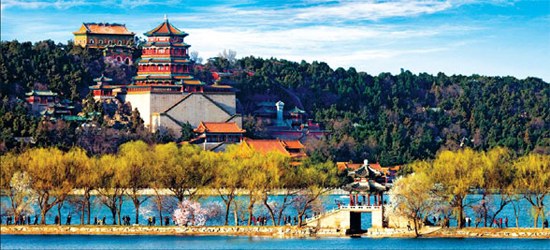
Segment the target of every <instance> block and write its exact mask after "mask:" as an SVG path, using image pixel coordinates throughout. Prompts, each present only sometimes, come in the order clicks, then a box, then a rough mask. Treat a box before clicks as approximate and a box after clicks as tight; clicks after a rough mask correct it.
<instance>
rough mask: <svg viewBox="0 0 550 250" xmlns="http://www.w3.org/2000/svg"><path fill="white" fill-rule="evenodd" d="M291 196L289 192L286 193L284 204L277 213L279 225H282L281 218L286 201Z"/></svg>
mask: <svg viewBox="0 0 550 250" xmlns="http://www.w3.org/2000/svg"><path fill="white" fill-rule="evenodd" d="M289 196H290V194H289V193H286V194H285V197H284V198H283V204H281V208H280V209H279V212H278V213H277V217H278V218H277V225H281V218H282V217H283V212H284V210H285V208H286V205H285V204H286V202H287V201H288V197H289Z"/></svg>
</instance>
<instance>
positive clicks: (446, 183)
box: [418, 148, 483, 228]
mask: <svg viewBox="0 0 550 250" xmlns="http://www.w3.org/2000/svg"><path fill="white" fill-rule="evenodd" d="M418 170H419V171H421V172H424V173H426V175H428V176H429V177H430V179H432V180H433V181H434V182H435V183H436V184H437V185H440V186H441V187H442V194H443V195H444V196H445V197H443V198H445V199H446V200H447V201H448V202H449V205H450V206H451V207H452V208H453V209H454V212H455V214H456V218H457V221H458V223H457V224H458V227H459V228H462V227H463V226H464V225H463V218H464V207H465V206H466V205H468V204H465V203H464V199H465V198H466V196H467V195H468V194H469V193H470V191H471V190H472V188H476V187H479V186H481V185H482V184H483V168H482V162H481V157H480V156H479V154H478V153H477V152H475V151H473V150H472V149H470V148H466V149H461V150H458V151H456V152H452V151H442V152H441V153H439V154H438V155H437V156H436V159H435V160H434V161H433V163H432V164H427V165H426V167H424V168H421V169H418Z"/></svg>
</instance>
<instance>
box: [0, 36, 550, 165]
mask: <svg viewBox="0 0 550 250" xmlns="http://www.w3.org/2000/svg"><path fill="white" fill-rule="evenodd" d="M1 45H2V46H1V47H2V48H1V49H2V53H1V57H0V90H1V94H0V97H1V98H2V100H3V101H2V107H1V109H0V115H1V117H2V118H1V121H0V127H2V136H1V139H2V142H3V145H5V146H4V147H7V148H5V150H9V149H10V148H11V147H15V145H13V144H9V143H8V144H6V141H7V140H10V138H13V137H16V136H34V135H35V134H36V131H37V130H38V129H37V127H38V126H37V123H38V119H35V118H30V117H28V116H27V115H26V114H25V109H24V108H23V107H22V105H21V104H20V103H18V102H17V101H16V98H15V97H18V98H20V99H21V98H24V93H25V92H27V91H29V90H31V89H33V88H34V89H45V88H49V89H51V90H53V91H56V92H58V93H60V95H61V96H62V97H64V98H67V99H71V100H73V101H75V102H77V103H80V102H81V100H82V99H84V98H85V97H86V95H87V91H88V90H87V86H88V85H89V84H91V83H92V82H91V81H92V79H93V78H94V77H98V76H99V75H101V72H104V71H105V72H106V75H107V76H108V77H112V78H114V79H115V80H116V81H117V82H120V83H128V82H129V81H130V79H131V77H132V76H133V75H134V74H135V67H133V66H130V67H127V66H122V65H111V64H106V63H105V62H103V60H100V58H101V55H100V54H98V53H97V51H93V50H83V49H81V48H79V47H76V46H75V47H73V46H72V44H68V45H64V44H55V43H53V42H51V41H44V42H39V43H35V44H31V43H29V42H25V43H19V42H16V41H14V42H2V44H1ZM211 71H221V72H231V73H232V74H231V76H230V77H229V78H228V79H227V81H229V82H231V84H234V86H235V87H236V88H237V89H238V90H239V92H237V97H238V99H239V101H240V107H241V109H242V112H243V114H244V115H245V116H246V115H250V114H251V112H252V111H254V108H255V103H257V102H258V101H262V100H272V101H274V100H279V99H280V100H283V101H284V102H285V103H287V104H288V106H287V107H290V108H292V107H294V106H298V107H300V108H303V109H304V110H306V111H307V113H308V116H309V117H310V118H313V119H314V120H316V121H319V122H321V123H322V124H323V125H324V127H325V128H326V129H328V130H330V131H331V133H332V136H330V138H329V139H327V140H324V141H308V145H307V146H308V149H309V153H310V155H311V156H312V157H313V158H314V159H317V160H324V159H332V160H335V161H349V160H354V161H361V160H362V159H365V158H366V159H369V160H370V161H377V162H380V163H381V164H382V165H390V164H401V163H406V162H410V161H412V160H414V159H424V158H432V157H433V156H434V155H435V153H436V152H437V151H438V150H440V149H457V148H459V147H461V146H468V147H472V148H474V149H476V150H486V149H490V148H492V147H495V146H506V147H508V148H511V149H513V150H514V151H515V152H517V153H518V154H525V153H527V152H530V151H537V152H542V153H545V154H548V153H550V124H549V123H548V121H550V110H549V109H550V107H549V105H548V103H549V95H550V86H549V84H548V83H546V82H544V81H542V80H541V79H538V78H527V79H524V80H520V79H516V78H514V77H487V76H479V75H472V76H462V75H453V76H447V75H445V74H443V73H439V74H438V75H435V76H434V75H430V74H425V73H421V74H413V73H411V72H409V71H407V70H402V72H401V73H400V74H398V75H392V74H389V73H382V74H380V75H378V76H372V75H369V74H368V73H365V72H357V71H356V70H355V69H354V68H350V69H347V70H346V69H343V68H338V69H331V68H330V67H329V66H328V65H327V64H326V63H322V62H313V63H307V62H304V61H302V62H300V63H297V62H291V61H286V60H282V59H281V60H279V59H273V58H272V59H262V58H255V57H252V56H250V57H245V58H242V59H238V60H233V59H231V60H228V59H226V58H221V57H217V58H212V59H209V60H208V62H207V63H206V64H205V65H200V67H195V75H196V76H197V77H198V78H200V79H202V80H203V81H206V82H212V81H213V79H212V75H211V73H210V72H211ZM245 120H246V118H245ZM245 124H247V125H246V126H245V129H247V130H249V131H254V130H255V126H259V125H258V124H254V122H245ZM73 127H74V126H73ZM67 129H69V130H70V129H71V126H68V128H67ZM72 129H74V128H72ZM162 140H166V138H163V139H162ZM69 144H70V143H69Z"/></svg>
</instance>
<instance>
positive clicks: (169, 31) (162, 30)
mask: <svg viewBox="0 0 550 250" xmlns="http://www.w3.org/2000/svg"><path fill="white" fill-rule="evenodd" d="M144 35H146V36H187V35H188V34H187V33H185V32H183V31H181V30H179V29H178V28H176V27H174V26H173V25H172V24H170V22H168V19H164V22H163V23H161V24H159V25H158V26H157V27H156V28H154V29H152V30H150V31H148V32H145V33H144Z"/></svg>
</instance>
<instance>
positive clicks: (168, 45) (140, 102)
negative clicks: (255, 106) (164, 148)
mask: <svg viewBox="0 0 550 250" xmlns="http://www.w3.org/2000/svg"><path fill="white" fill-rule="evenodd" d="M144 35H145V36H147V43H146V44H145V45H144V46H143V50H142V55H141V58H140V59H139V61H138V73H137V76H136V77H134V82H133V83H132V84H131V85H126V86H120V87H121V91H120V93H119V94H118V95H117V96H118V97H119V98H120V99H121V100H122V101H125V102H129V103H130V104H131V105H132V108H136V109H137V110H138V111H139V113H140V116H141V118H142V119H143V121H144V124H145V126H146V127H149V129H150V130H151V131H156V130H159V129H169V130H172V131H173V132H174V133H175V134H179V133H180V131H181V125H182V124H186V123H189V124H191V125H192V126H194V127H197V126H199V124H200V123H201V122H218V123H219V122H223V123H225V122H228V123H232V122H235V123H236V124H237V125H238V126H240V125H241V123H242V122H241V120H242V119H241V116H240V115H239V114H237V110H236V99H235V92H234V91H232V88H231V87H230V86H225V85H209V86H205V84H204V83H203V82H201V81H199V80H197V79H195V78H194V77H193V75H191V73H190V71H191V67H192V62H191V61H190V60H189V53H188V52H189V47H190V45H188V44H186V43H185V42H184V38H185V37H186V36H187V33H185V32H183V31H181V30H179V29H178V28H176V27H174V26H172V25H171V24H170V22H168V20H167V19H166V18H165V19H164V22H163V23H161V24H160V25H158V26H157V27H156V28H154V29H152V30H151V31H149V32H146V33H145V34H144Z"/></svg>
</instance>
